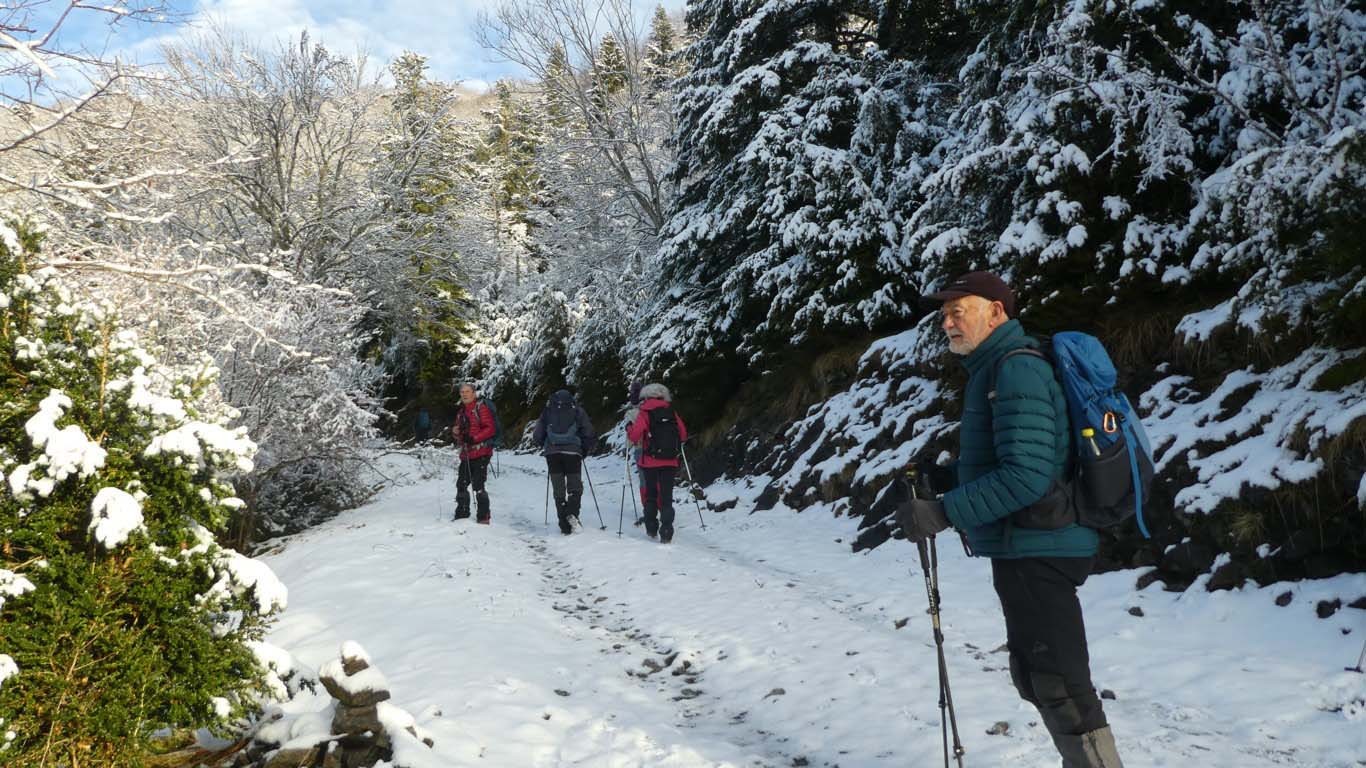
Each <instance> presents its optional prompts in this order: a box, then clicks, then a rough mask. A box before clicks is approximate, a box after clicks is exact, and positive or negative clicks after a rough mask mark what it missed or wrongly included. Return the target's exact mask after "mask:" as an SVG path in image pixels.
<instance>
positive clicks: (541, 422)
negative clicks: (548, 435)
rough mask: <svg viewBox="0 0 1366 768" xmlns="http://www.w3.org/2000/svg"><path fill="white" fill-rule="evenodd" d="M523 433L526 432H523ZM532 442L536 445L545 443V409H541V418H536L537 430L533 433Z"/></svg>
mask: <svg viewBox="0 0 1366 768" xmlns="http://www.w3.org/2000/svg"><path fill="white" fill-rule="evenodd" d="M522 434H526V433H525V432H523V433H522ZM531 442H532V443H533V444H535V445H539V446H544V445H545V410H544V409H542V410H541V418H539V419H537V420H536V430H535V431H534V432H532V433H531Z"/></svg>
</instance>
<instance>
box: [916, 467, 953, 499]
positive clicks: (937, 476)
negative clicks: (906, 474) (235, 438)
mask: <svg viewBox="0 0 1366 768" xmlns="http://www.w3.org/2000/svg"><path fill="white" fill-rule="evenodd" d="M915 476H916V481H917V483H918V485H919V487H920V490H921V491H922V493H921V494H920V495H921V496H924V497H927V498H933V497H935V496H942V495H944V494H946V493H948V492H949V491H951V490H953V489H954V488H955V487H957V485H958V473H957V472H955V471H954V468H953V467H951V466H950V467H945V466H941V465H940V464H939V462H937V461H935V460H934V459H920V460H919V461H917V462H916V463H915Z"/></svg>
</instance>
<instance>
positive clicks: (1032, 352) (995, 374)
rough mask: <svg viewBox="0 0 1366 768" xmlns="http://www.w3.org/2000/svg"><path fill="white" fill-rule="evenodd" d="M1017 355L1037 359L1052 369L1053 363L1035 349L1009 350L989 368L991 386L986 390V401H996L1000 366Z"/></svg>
mask: <svg viewBox="0 0 1366 768" xmlns="http://www.w3.org/2000/svg"><path fill="white" fill-rule="evenodd" d="M1017 355H1029V356H1030V357H1037V358H1039V359H1040V360H1043V361H1044V362H1045V363H1048V365H1049V367H1052V365H1053V361H1051V360H1049V359H1048V355H1045V354H1044V353H1043V352H1041V351H1039V350H1038V349H1035V348H1034V347H1020V348H1018V349H1012V350H1010V351H1009V352H1007V353H1005V354H1004V355H1001V358H1000V359H999V360H997V361H996V364H995V365H994V366H992V368H991V385H990V386H989V387H988V388H987V399H988V400H995V399H996V380H997V379H998V378H1000V375H1001V366H1002V365H1004V364H1005V361H1007V360H1009V359H1010V358H1012V357H1015V356H1017Z"/></svg>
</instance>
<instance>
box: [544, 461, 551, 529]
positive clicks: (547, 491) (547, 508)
mask: <svg viewBox="0 0 1366 768" xmlns="http://www.w3.org/2000/svg"><path fill="white" fill-rule="evenodd" d="M545 527H547V528H549V527H550V468H549V467H546V470H545Z"/></svg>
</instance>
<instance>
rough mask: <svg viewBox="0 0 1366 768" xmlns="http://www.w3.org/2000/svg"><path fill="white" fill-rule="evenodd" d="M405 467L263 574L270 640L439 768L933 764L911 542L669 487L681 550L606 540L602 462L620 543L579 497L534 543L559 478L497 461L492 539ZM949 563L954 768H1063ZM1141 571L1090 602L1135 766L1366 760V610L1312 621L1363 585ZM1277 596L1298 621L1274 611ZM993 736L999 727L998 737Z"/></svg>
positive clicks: (1114, 713) (448, 483)
mask: <svg viewBox="0 0 1366 768" xmlns="http://www.w3.org/2000/svg"><path fill="white" fill-rule="evenodd" d="M391 461H392V464H391V469H392V470H393V471H395V472H401V473H406V474H407V476H408V480H407V481H406V484H401V485H399V486H397V487H394V488H392V489H391V490H389V491H387V492H386V493H384V494H383V495H382V496H381V497H379V498H378V499H377V500H376V501H374V502H373V503H371V504H369V505H367V506H365V507H363V508H360V509H357V510H354V511H351V512H348V513H346V514H343V515H342V516H340V517H339V518H337V519H335V520H333V521H331V522H330V523H328V524H326V525H324V526H321V527H319V528H316V529H314V530H311V531H308V532H306V533H304V534H301V535H299V536H296V537H293V538H292V539H289V540H288V541H287V542H286V543H285V546H284V548H283V550H282V551H279V552H277V553H275V554H272V555H269V556H267V557H266V560H267V562H268V563H269V564H270V565H271V566H272V567H273V568H274V569H275V570H276V572H277V573H278V574H279V575H280V577H281V578H282V579H283V580H284V581H285V583H286V584H288V585H289V589H290V607H289V610H288V611H287V612H286V613H285V614H284V616H283V618H282V620H281V621H280V623H279V625H278V628H277V630H276V631H275V632H274V633H273V635H272V637H271V640H272V642H274V643H276V644H279V645H281V646H284V647H285V648H288V649H289V650H291V651H293V652H294V653H295V654H296V655H297V656H298V657H299V658H300V659H301V660H302V661H303V662H304V663H306V664H309V665H311V666H313V667H314V668H316V667H318V666H320V665H321V664H323V663H324V662H325V661H326V660H328V659H330V658H332V657H334V656H335V655H336V653H337V649H338V647H339V646H340V645H341V643H342V642H344V641H347V640H355V641H358V642H360V643H362V644H363V645H364V646H365V647H366V649H367V650H368V651H369V654H370V656H371V658H372V659H373V661H374V663H375V665H376V666H377V667H378V668H379V669H380V670H381V671H382V672H383V674H384V675H385V676H386V677H387V678H388V680H389V683H390V686H391V690H392V692H393V696H394V703H395V704H397V705H399V706H401V707H403V708H405V709H407V710H408V711H410V712H413V713H414V714H417V715H418V720H419V722H420V724H421V725H422V726H423V727H425V728H426V729H427V731H429V732H430V733H431V735H432V736H433V737H434V738H435V739H436V748H435V750H434V751H433V754H432V755H431V762H430V764H431V765H445V766H498V767H503V766H506V767H507V768H539V767H542V766H544V767H549V766H601V767H603V768H607V767H612V768H624V767H625V766H651V767H655V766H659V767H667V766H677V767H678V768H692V767H693V766H788V765H811V766H822V765H825V766H836V765H838V766H840V767H841V768H859V767H860V766H869V767H875V766H930V765H936V764H939V763H940V762H941V760H942V757H941V751H940V750H941V744H940V726H939V711H938V707H937V694H936V686H935V666H934V652H933V645H932V641H931V636H930V629H929V623H928V617H927V616H926V615H925V612H924V610H925V594H924V587H923V581H922V579H921V576H920V569H919V564H918V563H917V561H916V559H915V550H914V548H913V547H911V546H909V545H907V544H905V543H903V542H895V541H894V542H889V543H888V544H886V545H884V546H882V547H881V548H879V549H877V550H874V551H873V552H871V553H868V554H866V555H863V556H853V555H851V554H850V553H849V547H848V544H847V542H848V541H849V539H850V538H851V536H852V534H853V529H854V522H853V521H851V520H848V519H844V518H835V517H833V516H831V515H829V514H825V513H814V514H813V513H812V512H811V511H808V512H806V513H803V514H795V513H792V512H791V511H789V510H787V509H785V508H784V507H782V506H781V505H780V506H779V507H778V508H776V509H774V510H772V511H769V512H763V513H759V514H757V515H748V514H745V512H744V511H743V510H746V509H748V508H749V507H748V506H747V505H746V504H745V501H746V500H747V499H749V498H751V497H752V496H754V495H756V494H757V493H758V491H759V486H758V485H757V484H756V486H755V487H746V486H744V485H731V486H719V485H718V486H713V487H712V488H710V489H709V493H710V494H711V495H712V497H713V498H721V497H726V496H739V497H740V499H741V503H740V505H739V507H738V508H737V509H735V510H731V511H729V512H725V513H719V514H716V515H712V514H711V513H708V514H707V528H708V529H707V530H706V531H705V532H704V531H702V530H700V528H699V526H698V518H697V511H696V510H695V509H694V508H693V506H692V504H691V501H690V499H689V498H688V497H687V496H686V494H685V493H683V492H681V491H680V492H679V493H678V497H677V502H676V504H677V507H678V513H679V514H678V524H677V529H678V533H677V538H676V540H675V541H674V543H673V544H672V545H671V546H667V547H666V546H663V545H660V544H657V543H654V542H651V541H649V540H647V539H645V537H644V535H643V533H642V532H641V530H640V529H639V528H633V527H632V526H631V516H632V511H631V505H630V503H629V502H628V503H627V504H626V505H625V517H626V522H625V526H624V527H625V535H624V536H623V537H621V538H618V536H617V534H616V527H617V517H618V511H619V509H620V503H621V498H622V496H621V494H622V487H621V478H622V475H623V471H622V470H623V467H622V464H621V462H620V460H618V461H616V462H614V463H613V462H609V461H605V460H594V461H592V462H590V468H591V471H592V477H593V480H594V482H595V483H596V489H597V494H598V500H599V502H600V503H601V504H602V509H603V514H604V515H605V516H606V517H607V518H609V519H608V522H609V523H610V526H609V530H608V531H600V530H598V526H597V516H596V514H595V513H594V511H593V503H592V499H591V497H590V498H588V499H586V500H585V514H584V522H585V525H586V529H585V531H584V532H583V533H582V534H579V535H574V536H570V537H561V536H560V535H559V534H558V532H557V531H556V530H555V527H554V524H553V522H552V524H551V525H550V527H549V528H547V527H545V526H544V524H543V515H544V498H545V497H544V493H545V477H544V474H543V469H542V468H543V466H544V465H543V463H542V461H541V460H540V459H539V458H537V457H531V456H521V457H514V456H511V455H502V456H501V457H500V463H501V474H500V475H499V476H498V477H496V478H491V482H490V489H491V494H492V497H493V508H494V524H493V525H491V526H476V525H474V524H472V523H470V522H460V523H454V522H451V521H450V519H449V518H450V515H451V511H452V503H451V499H452V497H453V478H452V473H451V472H450V471H449V470H447V469H445V468H442V469H441V470H440V471H439V472H438V473H437V474H436V476H435V477H429V478H426V479H424V478H423V474H424V471H423V470H424V468H423V467H421V466H419V464H420V462H419V461H417V460H414V459H410V458H406V457H402V458H399V459H395V460H391ZM425 469H426V473H427V474H429V473H430V471H431V468H430V467H426V468H425ZM941 544H942V545H943V546H942V547H941V550H942V551H941V553H940V554H941V559H942V561H943V562H942V568H941V574H942V575H941V581H942V593H943V601H944V621H945V632H946V634H947V643H948V653H949V664H950V675H951V680H952V684H953V692H954V697H955V702H956V704H957V711H958V719H959V724H960V728H961V732H962V738H963V742H964V744H965V746H966V748H967V757H966V765H969V766H1006V765H1009V766H1024V767H1034V766H1038V767H1040V768H1042V766H1056V765H1057V760H1056V759H1055V758H1054V757H1053V755H1052V748H1051V746H1050V744H1049V741H1048V738H1047V735H1046V733H1045V732H1044V730H1043V728H1042V726H1041V725H1039V724H1038V723H1037V718H1036V717H1035V715H1034V713H1033V711H1032V710H1030V709H1029V708H1028V707H1027V706H1026V705H1024V704H1022V703H1021V702H1019V701H1018V699H1017V698H1016V696H1015V694H1014V692H1013V690H1012V689H1011V687H1010V683H1009V677H1008V673H1007V671H1006V658H1005V654H1004V652H1003V651H1001V650H998V648H999V647H1000V646H1002V644H1003V643H1004V639H1005V635H1004V628H1003V625H1002V622H1001V619H1000V615H999V610H998V607H997V605H996V602H995V595H994V592H993V591H992V588H991V584H990V580H989V569H988V566H987V564H986V563H985V562H983V561H978V560H969V559H967V558H965V557H964V556H963V553H962V550H961V548H959V547H958V546H957V544H956V542H955V541H953V540H944V541H941ZM1138 575H1139V573H1138V572H1134V571H1129V572H1122V573H1112V574H1106V575H1103V576H1097V577H1093V578H1092V579H1091V580H1090V581H1089V582H1088V583H1087V584H1086V586H1085V587H1084V588H1083V590H1082V599H1083V601H1084V603H1085V607H1086V618H1087V621H1088V625H1089V634H1090V637H1091V640H1092V663H1093V669H1094V671H1095V679H1096V684H1097V686H1098V687H1100V688H1103V689H1110V690H1112V691H1113V692H1114V693H1115V695H1116V697H1117V698H1116V699H1115V700H1112V701H1107V702H1106V710H1107V713H1108V714H1109V717H1110V719H1111V722H1112V724H1113V725H1114V728H1115V731H1116V734H1117V736H1118V740H1119V745H1120V749H1121V752H1122V754H1123V756H1124V758H1125V761H1126V762H1125V764H1126V765H1127V766H1130V768H1145V767H1147V766H1177V765H1199V766H1202V767H1203V766H1211V767H1214V766H1227V767H1228V768H1234V767H1236V768H1257V767H1259V766H1325V767H1326V766H1353V765H1361V764H1363V762H1366V727H1363V720H1366V713H1363V712H1362V706H1361V704H1360V703H1359V702H1360V700H1363V699H1366V676H1363V675H1357V674H1353V673H1346V672H1344V671H1343V667H1344V666H1348V665H1351V664H1355V663H1356V658H1357V653H1358V651H1359V649H1360V648H1361V642H1362V638H1363V636H1366V613H1364V612H1362V611H1360V610H1355V609H1350V608H1344V609H1343V610H1341V611H1339V612H1338V613H1337V614H1335V615H1334V616H1332V617H1331V618H1329V619H1326V620H1320V619H1318V618H1316V616H1315V604H1316V602H1317V601H1318V600H1319V599H1322V598H1331V597H1338V596H1348V599H1349V600H1350V599H1354V598H1355V596H1358V595H1366V575H1354V576H1341V577H1338V578H1335V579H1331V580H1326V581H1319V582H1312V583H1301V584H1289V585H1279V586H1274V587H1267V588H1264V589H1256V588H1245V589H1243V590H1241V591H1233V592H1217V593H1207V592H1205V591H1203V590H1201V589H1198V588H1196V589H1192V590H1191V591H1189V592H1187V593H1185V594H1173V593H1167V592H1163V591H1161V590H1160V588H1158V587H1150V588H1149V589H1147V590H1145V591H1142V592H1135V591H1134V589H1133V587H1134V581H1135V578H1136V577H1137V576H1138ZM1286 591H1290V592H1292V593H1293V599H1292V601H1291V602H1290V604H1289V605H1288V606H1286V607H1277V606H1276V604H1275V599H1276V597H1277V596H1278V595H1280V594H1282V593H1284V592H1286ZM1134 607H1137V608H1141V610H1142V613H1143V615H1142V616H1135V615H1132V614H1131V612H1130V609H1131V608H1134ZM902 619H906V620H907V621H906V623H905V625H904V626H903V627H902V628H900V629H898V628H897V626H896V625H897V623H898V622H899V620H902ZM655 668H660V669H659V671H653V670H654V669H655ZM305 696H307V694H305ZM1354 702H1358V703H1355V704H1354ZM320 704H321V701H320V700H307V699H306V700H300V701H296V702H294V703H292V704H291V705H290V707H292V708H295V709H307V708H310V707H311V708H317V707H318V706H320ZM1344 705H1345V709H1342V711H1338V712H1332V711H1327V710H1329V709H1332V708H1339V707H1343V706H1344ZM437 711H439V712H440V713H441V714H440V715H439V716H437V715H436V714H435V713H436V712H437ZM997 721H1005V722H1007V723H1009V726H1010V728H1009V732H1008V733H1007V734H1006V735H987V733H986V731H987V730H988V729H989V728H991V727H992V726H993V725H994V724H995V723H996V722H997Z"/></svg>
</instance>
